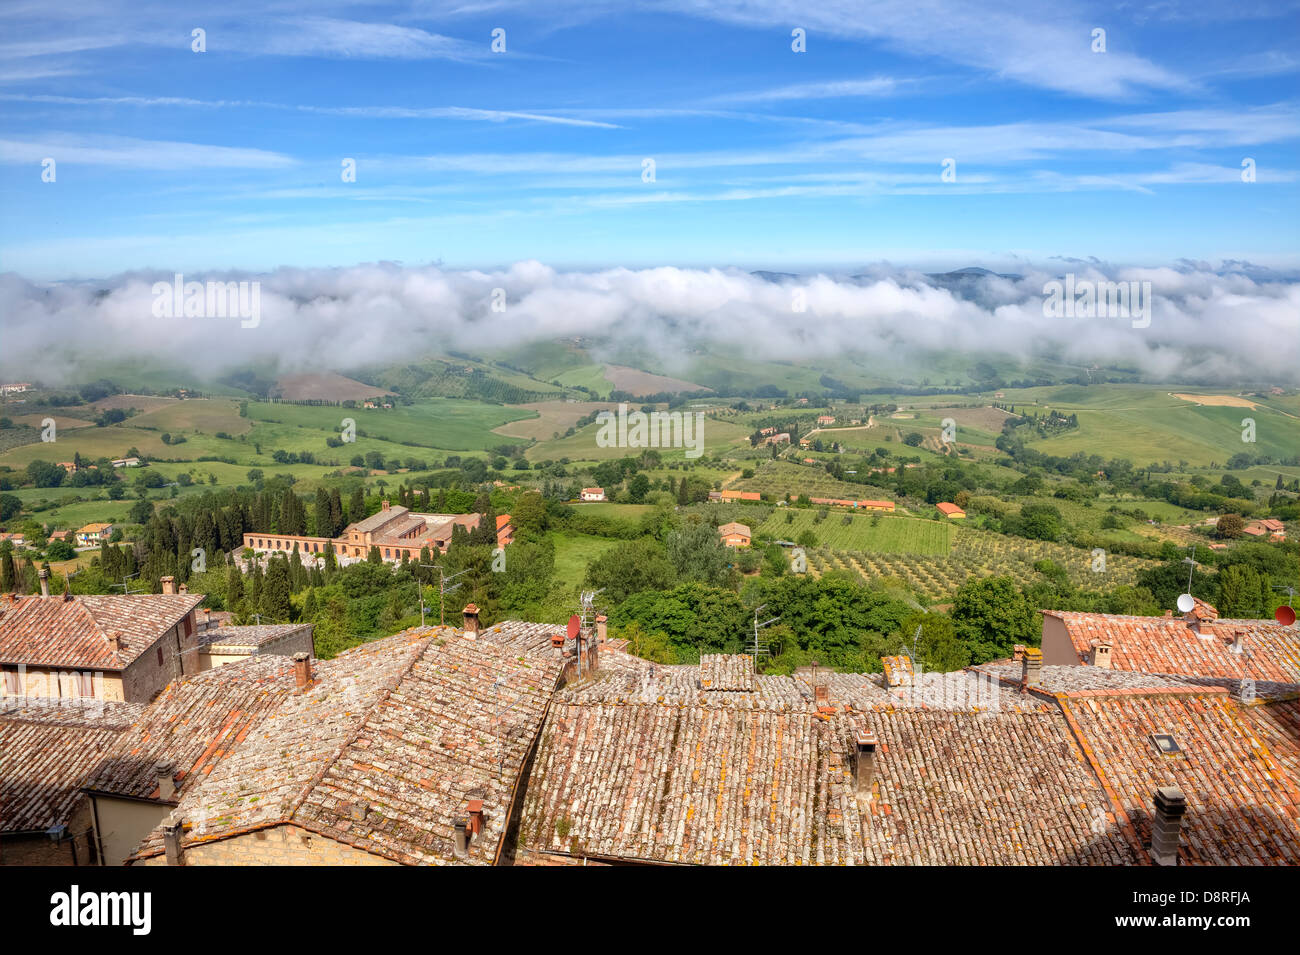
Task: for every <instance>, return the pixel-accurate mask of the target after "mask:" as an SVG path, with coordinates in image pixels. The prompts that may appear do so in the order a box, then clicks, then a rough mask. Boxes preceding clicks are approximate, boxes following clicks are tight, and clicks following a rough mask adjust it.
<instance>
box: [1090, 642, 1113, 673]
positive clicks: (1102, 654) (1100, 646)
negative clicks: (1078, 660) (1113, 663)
mask: <svg viewBox="0 0 1300 955" xmlns="http://www.w3.org/2000/svg"><path fill="white" fill-rule="evenodd" d="M1110 651H1111V645H1110V644H1109V643H1107V642H1106V641H1105V640H1097V641H1094V642H1093V644H1092V646H1091V647H1089V649H1088V665H1089V666H1094V667H1101V669H1103V670H1109V669H1110Z"/></svg>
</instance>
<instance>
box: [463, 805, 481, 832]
mask: <svg viewBox="0 0 1300 955" xmlns="http://www.w3.org/2000/svg"><path fill="white" fill-rule="evenodd" d="M465 809H466V811H467V812H468V813H469V834H470V835H472V836H477V835H478V834H479V832H480V830H482V828H483V800H482V799H471V800H470V801H469V805H467V806H466V807H465Z"/></svg>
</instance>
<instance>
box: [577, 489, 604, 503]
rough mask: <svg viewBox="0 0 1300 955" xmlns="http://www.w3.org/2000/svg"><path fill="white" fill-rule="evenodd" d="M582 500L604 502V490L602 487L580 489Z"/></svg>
mask: <svg viewBox="0 0 1300 955" xmlns="http://www.w3.org/2000/svg"><path fill="white" fill-rule="evenodd" d="M582 500H584V501H603V500H605V489H604V488H603V487H584V488H583V489H582Z"/></svg>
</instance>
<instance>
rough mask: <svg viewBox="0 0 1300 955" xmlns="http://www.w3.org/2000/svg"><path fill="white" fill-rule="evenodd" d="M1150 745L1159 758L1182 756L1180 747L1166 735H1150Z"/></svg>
mask: <svg viewBox="0 0 1300 955" xmlns="http://www.w3.org/2000/svg"><path fill="white" fill-rule="evenodd" d="M1151 743H1152V744H1153V745H1154V746H1155V748H1156V752H1157V753H1159V754H1160V755H1161V756H1181V755H1183V750H1182V747H1180V746H1179V745H1178V741H1177V740H1175V739H1174V738H1173V737H1172V736H1171V735H1169V734H1168V733H1152V734H1151Z"/></svg>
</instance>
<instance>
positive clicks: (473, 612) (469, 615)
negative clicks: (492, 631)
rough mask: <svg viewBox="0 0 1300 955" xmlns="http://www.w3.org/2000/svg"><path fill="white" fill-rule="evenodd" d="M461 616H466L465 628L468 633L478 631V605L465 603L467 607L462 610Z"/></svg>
mask: <svg viewBox="0 0 1300 955" xmlns="http://www.w3.org/2000/svg"><path fill="white" fill-rule="evenodd" d="M461 616H463V617H464V618H465V626H464V630H465V632H466V633H473V634H477V633H478V607H476V606H474V604H465V609H464V610H462V611H461Z"/></svg>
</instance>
